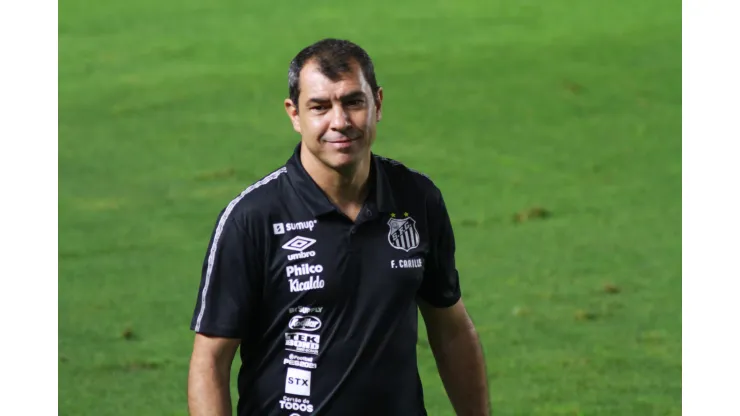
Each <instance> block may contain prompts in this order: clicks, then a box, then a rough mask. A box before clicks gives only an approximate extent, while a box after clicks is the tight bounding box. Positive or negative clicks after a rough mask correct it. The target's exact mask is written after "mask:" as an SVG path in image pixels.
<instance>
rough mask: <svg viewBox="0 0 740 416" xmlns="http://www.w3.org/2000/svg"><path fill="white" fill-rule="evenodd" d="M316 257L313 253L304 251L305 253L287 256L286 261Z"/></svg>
mask: <svg viewBox="0 0 740 416" xmlns="http://www.w3.org/2000/svg"><path fill="white" fill-rule="evenodd" d="M314 256H316V252H315V251H306V252H305V253H295V254H288V260H298V259H307V258H309V257H314Z"/></svg>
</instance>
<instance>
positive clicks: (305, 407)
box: [280, 397, 313, 413]
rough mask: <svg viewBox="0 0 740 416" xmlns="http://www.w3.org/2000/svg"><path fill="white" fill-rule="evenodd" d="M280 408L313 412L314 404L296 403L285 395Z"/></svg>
mask: <svg viewBox="0 0 740 416" xmlns="http://www.w3.org/2000/svg"><path fill="white" fill-rule="evenodd" d="M280 408H281V409H286V410H300V411H301V412H308V413H311V412H313V405H312V404H306V403H294V402H291V401H288V400H286V398H285V397H284V398H283V400H280Z"/></svg>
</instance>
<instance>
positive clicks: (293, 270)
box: [285, 263, 324, 277]
mask: <svg viewBox="0 0 740 416" xmlns="http://www.w3.org/2000/svg"><path fill="white" fill-rule="evenodd" d="M323 271H324V266H322V265H320V264H306V263H303V264H297V265H294V266H288V267H286V268H285V273H286V274H287V275H288V277H290V276H305V275H307V274H316V273H321V272H323Z"/></svg>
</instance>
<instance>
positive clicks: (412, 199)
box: [191, 145, 460, 416]
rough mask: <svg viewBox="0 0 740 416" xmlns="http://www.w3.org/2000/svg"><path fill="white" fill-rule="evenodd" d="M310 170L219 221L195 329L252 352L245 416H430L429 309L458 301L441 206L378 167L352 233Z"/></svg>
mask: <svg viewBox="0 0 740 416" xmlns="http://www.w3.org/2000/svg"><path fill="white" fill-rule="evenodd" d="M299 156H300V145H299V146H297V147H296V149H295V152H294V154H293V156H292V157H291V158H290V159H289V160H288V162H287V163H286V164H285V166H283V167H281V168H280V169H278V170H277V171H275V172H273V173H271V174H270V175H268V176H266V177H265V178H264V179H262V180H260V181H259V182H257V183H255V184H253V185H252V186H250V187H249V188H247V189H246V190H245V191H244V192H242V193H241V194H240V195H239V196H238V197H236V198H235V199H234V200H233V201H231V203H229V204H228V206H227V207H226V208H225V209H224V210H223V211H222V212H221V213H220V215H219V217H218V221H217V224H216V227H215V230H214V232H213V234H212V236H211V241H210V243H209V247H208V251H207V253H206V258H205V261H204V264H203V272H202V279H201V283H200V288H199V292H198V297H197V303H196V306H195V311H194V314H193V319H192V323H191V329H193V330H194V331H196V332H199V333H203V334H209V335H214V336H221V337H232V338H240V339H241V347H240V356H241V360H242V367H241V369H240V371H239V379H238V389H239V403H238V406H237V414H238V415H240V416H247V415H250V416H251V415H259V416H263V415H289V416H297V415H309V414H313V415H340V416H344V415H386V416H394V415H399V416H401V415H403V416H409V415H424V414H426V411H425V409H424V400H423V394H422V387H421V383H420V380H419V376H418V372H417V362H416V340H417V298H421V299H423V300H424V301H426V302H428V303H429V304H431V305H433V306H435V307H440V308H444V307H449V306H451V305H453V304H455V303H456V302H457V300H458V299H459V298H460V286H459V281H458V273H457V270H456V268H455V257H454V251H455V243H454V238H453V232H452V226H451V224H450V219H449V217H448V214H447V210H446V208H445V204H444V201H443V199H442V195H441V193H440V191H439V189H438V188H437V187H436V186H435V185H434V184H433V182H432V181H431V180H430V179H429V178H427V177H426V176H424V175H422V174H420V173H418V172H415V171H413V170H411V169H409V168H407V167H405V166H404V165H402V164H401V163H399V162H396V161H393V160H390V159H386V158H383V157H380V156H377V155H373V156H372V159H373V163H372V164H371V172H370V179H369V180H370V192H369V196H368V198H367V201H366V203H365V204H364V207H363V209H362V211H361V212H360V214H359V216H358V217H357V219H356V221H354V222H353V221H351V220H350V219H349V218H348V217H347V216H345V215H344V214H342V213H340V212H339V211H338V210H337V209H336V208H335V206H334V205H333V204H332V203H331V202H330V201H329V200H328V199H327V197H326V196H325V194H324V193H323V192H322V191H321V189H320V188H319V187H318V186H317V185H316V184H315V183H314V181H313V180H312V179H311V177H310V176H309V175H308V173H307V172H306V171H305V169H304V168H303V166H302V164H301V162H300V157H299Z"/></svg>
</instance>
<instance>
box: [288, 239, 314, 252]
mask: <svg viewBox="0 0 740 416" xmlns="http://www.w3.org/2000/svg"><path fill="white" fill-rule="evenodd" d="M314 243H316V240H314V239H313V238H307V237H301V236H300V235H299V236H297V237H293V238H291V239H290V241H288V242H287V243H285V244H283V248H284V249H286V250H293V251H303V250H305V249H307V248H309V247H311V246H312V245H314Z"/></svg>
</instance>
